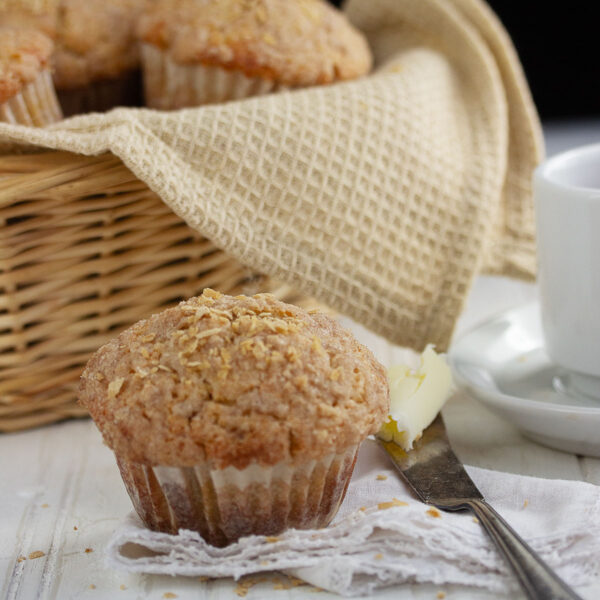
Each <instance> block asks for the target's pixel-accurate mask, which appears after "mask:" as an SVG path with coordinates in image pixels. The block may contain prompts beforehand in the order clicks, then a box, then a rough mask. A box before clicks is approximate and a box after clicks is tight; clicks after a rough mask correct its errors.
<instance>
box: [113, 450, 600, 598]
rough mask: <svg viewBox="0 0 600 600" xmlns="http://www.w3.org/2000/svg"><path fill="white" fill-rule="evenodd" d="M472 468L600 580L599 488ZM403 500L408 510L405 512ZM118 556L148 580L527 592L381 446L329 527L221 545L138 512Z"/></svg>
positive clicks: (544, 552)
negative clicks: (160, 529) (145, 520)
mask: <svg viewBox="0 0 600 600" xmlns="http://www.w3.org/2000/svg"><path fill="white" fill-rule="evenodd" d="M468 471H469V474H470V475H471V477H472V478H473V480H474V481H475V483H476V484H477V485H478V486H479V488H480V489H481V491H482V492H483V494H484V496H485V497H486V499H487V500H488V501H489V502H490V503H491V504H492V505H493V506H494V508H496V509H497V510H498V512H499V513H500V514H501V515H502V516H503V517H504V518H505V519H506V520H507V521H508V522H509V523H510V524H511V525H512V526H513V527H514V528H515V529H516V530H517V532H518V533H520V534H521V536H522V537H524V538H525V539H526V540H527V541H528V542H529V543H530V545H531V546H532V547H533V549H534V550H536V551H537V552H539V554H540V555H541V557H542V558H543V559H544V560H545V561H546V562H547V563H548V564H549V565H550V567H551V568H553V569H555V570H556V571H557V572H558V574H559V575H560V576H561V577H563V578H564V579H565V580H566V581H567V582H568V583H569V584H571V585H573V586H580V585H586V584H590V583H593V582H595V581H596V582H597V581H598V578H599V577H600V488H599V487H598V486H594V485H592V484H589V483H583V482H576V481H562V480H550V479H538V478H535V477H525V476H520V475H512V474H508V473H501V472H497V471H488V470H486V469H479V468H475V467H469V468H468ZM394 499H395V500H397V501H398V502H396V504H400V505H399V506H393V504H394ZM378 505H380V506H381V508H379V509H378ZM361 508H366V510H361ZM131 544H134V546H133V547H132V546H131ZM106 557H107V562H108V565H109V566H110V567H112V568H116V569H121V570H125V571H129V572H141V573H160V574H169V575H189V576H191V575H194V576H208V577H227V576H231V577H235V578H236V579H237V578H239V577H241V576H243V575H248V574H255V573H260V572H265V571H272V570H284V571H286V572H287V573H288V574H290V575H294V576H297V577H299V578H301V579H303V580H305V581H307V582H308V583H311V584H313V585H316V586H319V587H321V588H323V589H326V590H329V591H332V592H337V593H339V594H342V595H344V596H361V595H366V594H370V593H372V592H373V591H374V590H376V589H378V588H381V587H385V586H390V585H395V584H401V583H433V584H436V585H442V584H461V585H469V586H477V587H481V588H486V589H489V590H492V591H496V592H510V591H511V590H514V589H516V581H515V579H514V576H513V575H512V574H511V573H510V572H509V571H508V568H507V567H506V565H505V564H504V561H503V560H502V558H501V557H500V555H499V554H498V553H497V551H496V550H495V548H494V547H493V545H492V543H491V541H490V540H489V538H488V537H487V536H486V535H485V533H484V532H483V530H482V528H481V525H479V524H478V523H477V522H476V521H475V519H474V518H473V516H472V514H471V513H442V512H438V511H436V510H432V508H431V507H428V506H426V505H424V504H422V503H420V502H419V501H418V500H416V499H414V498H413V496H412V495H411V494H410V493H409V491H408V490H407V488H406V487H405V486H404V484H403V483H402V482H401V481H400V479H399V476H398V475H397V474H396V473H395V472H394V471H393V470H392V469H391V463H390V462H389V459H388V458H387V457H386V456H385V455H384V453H383V451H381V450H380V449H379V448H378V447H377V445H376V444H375V442H372V441H367V442H365V443H364V444H363V446H362V447H361V450H360V453H359V458H358V461H357V465H356V469H355V473H354V476H353V478H352V481H351V483H350V486H349V488H348V493H347V496H346V499H345V501H344V503H343V505H342V507H341V509H340V512H339V513H338V515H337V517H336V519H335V520H334V522H333V525H331V526H329V527H328V528H326V529H320V530H309V531H299V530H290V531H287V532H286V533H284V534H282V535H281V536H279V537H278V538H277V540H276V541H274V540H273V538H268V537H264V536H250V537H247V538H243V539H241V540H240V541H239V542H237V543H236V544H233V545H231V546H229V547H226V548H214V547H211V546H209V545H207V544H206V543H205V542H204V541H203V540H202V538H200V536H199V535H198V534H196V533H194V532H191V531H185V530H180V532H179V534H178V535H168V534H163V533H155V532H152V531H150V530H148V529H145V528H144V527H143V525H141V523H140V522H139V520H138V519H137V517H135V516H134V515H132V516H130V517H129V518H128V519H127V521H126V522H125V523H123V524H121V526H120V527H119V528H118V529H117V531H116V532H115V533H114V534H113V537H112V539H111V541H110V543H109V545H108V547H107V554H106Z"/></svg>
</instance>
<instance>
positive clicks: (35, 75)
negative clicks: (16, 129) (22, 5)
mask: <svg viewBox="0 0 600 600" xmlns="http://www.w3.org/2000/svg"><path fill="white" fill-rule="evenodd" d="M51 53H52V40H51V39H50V38H49V37H48V36H46V35H44V34H43V33H41V32H40V31H37V30H36V29H31V28H27V27H13V26H0V121H6V122H8V123H19V124H21V125H36V126H38V127H43V126H44V125H49V124H50V123H54V122H55V121H59V120H60V119H61V118H62V115H61V111H60V107H59V105H58V101H57V99H56V93H55V91H54V86H53V84H52V75H51V74H50V69H49V63H50V55H51Z"/></svg>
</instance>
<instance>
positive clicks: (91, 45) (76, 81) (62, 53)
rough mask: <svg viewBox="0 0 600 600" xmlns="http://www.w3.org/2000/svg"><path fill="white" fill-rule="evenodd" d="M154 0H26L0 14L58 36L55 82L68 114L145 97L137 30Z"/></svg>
mask: <svg viewBox="0 0 600 600" xmlns="http://www.w3.org/2000/svg"><path fill="white" fill-rule="evenodd" d="M149 2H151V0H85V1H82V0H48V1H47V2H45V3H42V5H41V6H39V7H37V8H36V10H33V8H31V7H28V6H27V3H25V2H22V6H20V7H19V6H18V3H14V6H12V5H11V10H10V11H5V12H3V13H0V18H1V19H3V20H4V21H7V22H10V23H11V24H14V25H18V24H26V25H30V26H35V27H37V28H39V29H41V30H42V31H44V33H46V34H47V35H49V36H50V37H52V39H53V40H54V42H55V51H54V55H53V57H52V63H53V77H54V84H55V86H56V89H57V90H58V93H59V97H60V101H61V104H62V106H63V109H64V113H65V114H66V115H72V114H76V113H82V112H91V111H104V110H108V109H110V108H113V107H114V106H119V105H140V104H141V101H142V87H141V75H140V71H139V48H138V46H139V45H138V41H137V38H136V36H135V28H136V23H137V20H138V18H139V15H140V12H141V10H142V9H143V8H144V6H145V5H146V4H148V3H149Z"/></svg>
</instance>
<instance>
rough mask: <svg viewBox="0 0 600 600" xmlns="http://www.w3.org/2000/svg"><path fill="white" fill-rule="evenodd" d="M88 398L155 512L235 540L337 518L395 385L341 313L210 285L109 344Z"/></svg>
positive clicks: (87, 377)
mask: <svg viewBox="0 0 600 600" xmlns="http://www.w3.org/2000/svg"><path fill="white" fill-rule="evenodd" d="M80 401H81V402H82V403H83V404H84V405H85V406H87V407H88V409H89V411H90V413H91V415H92V417H93V418H94V421H95V422H96V424H97V426H98V428H99V429H100V431H101V432H102V435H103V438H104V441H105V443H106V444H107V445H108V446H109V447H110V448H112V449H113V450H114V452H115V454H116V456H117V461H118V463H119V467H120V469H121V474H122V475H123V479H124V481H125V483H126V486H127V488H128V491H129V493H130V496H131V497H132V500H133V501H134V505H135V506H136V509H137V510H138V513H139V514H140V516H141V517H142V519H143V520H144V522H145V523H146V524H147V525H148V526H150V527H152V528H154V529H160V530H164V531H177V529H178V528H179V527H186V528H191V529H195V530H197V531H200V533H201V534H202V535H203V537H205V539H207V540H208V541H209V542H210V543H213V544H218V545H222V544H225V543H228V542H231V541H234V540H236V539H238V538H239V537H240V536H242V535H246V534H250V533H263V534H268V535H273V534H276V533H279V532H280V531H282V530H283V529H285V528H287V527H302V528H307V527H318V526H324V525H325V524H327V523H328V522H329V520H330V519H331V518H332V517H333V515H334V514H335V512H336V510H337V508H338V506H339V504H340V502H341V500H342V499H343V495H344V493H345V489H346V486H347V484H348V481H349V477H350V475H351V473H352V469H353V466H354V461H355V458H356V451H357V448H358V445H359V444H360V443H361V441H362V440H364V439H365V437H366V436H367V435H369V434H371V433H375V432H376V431H377V430H378V429H379V427H380V425H381V423H382V422H383V420H384V418H385V417H386V415H387V412H388V407H389V406H388V405H389V393H388V386H387V378H386V373H385V370H384V369H383V367H382V366H381V365H379V364H378V363H377V361H376V360H375V359H374V357H373V356H372V354H371V353H370V352H369V350H367V349H366V348H365V347H364V346H362V345H360V344H359V343H358V342H357V341H356V340H355V339H354V337H353V336H352V334H351V333H349V332H348V331H346V330H345V329H343V328H342V327H341V326H340V325H339V324H338V323H337V322H336V321H335V320H333V319H332V318H330V317H328V316H326V315H323V314H319V313H316V314H308V313H307V312H305V311H304V310H302V309H300V308H297V307H295V306H291V305H288V304H284V303H282V302H279V301H278V300H276V299H275V298H273V297H272V296H270V295H260V294H259V295H257V296H254V297H245V296H238V297H235V298H233V297H231V296H224V295H221V294H218V293H217V292H213V291H212V290H206V291H205V293H204V294H203V295H202V296H201V297H199V298H193V299H191V300H188V301H186V302H183V303H181V304H180V305H179V306H177V307H175V308H172V309H169V310H166V311H164V312H163V313H160V314H158V315H154V316H153V317H151V318H149V319H147V320H145V321H140V322H139V323H137V324H136V325H134V326H133V327H131V328H130V329H128V330H127V331H125V332H123V333H122V334H121V335H120V336H119V337H118V338H116V339H115V340H114V341H112V342H110V343H109V344H107V345H105V346H104V347H102V348H101V349H100V350H98V352H97V353H96V354H95V355H94V356H93V357H92V358H91V359H90V361H89V363H88V365H87V367H86V369H85V371H84V373H83V375H82V379H81V385H80ZM167 506H169V507H170V510H167Z"/></svg>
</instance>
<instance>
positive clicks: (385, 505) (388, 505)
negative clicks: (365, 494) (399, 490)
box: [377, 498, 408, 510]
mask: <svg viewBox="0 0 600 600" xmlns="http://www.w3.org/2000/svg"><path fill="white" fill-rule="evenodd" d="M394 506H408V502H403V501H402V500H398V498H392V501H391V502H380V503H379V504H378V505H377V508H378V509H379V510H386V509H388V508H394Z"/></svg>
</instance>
